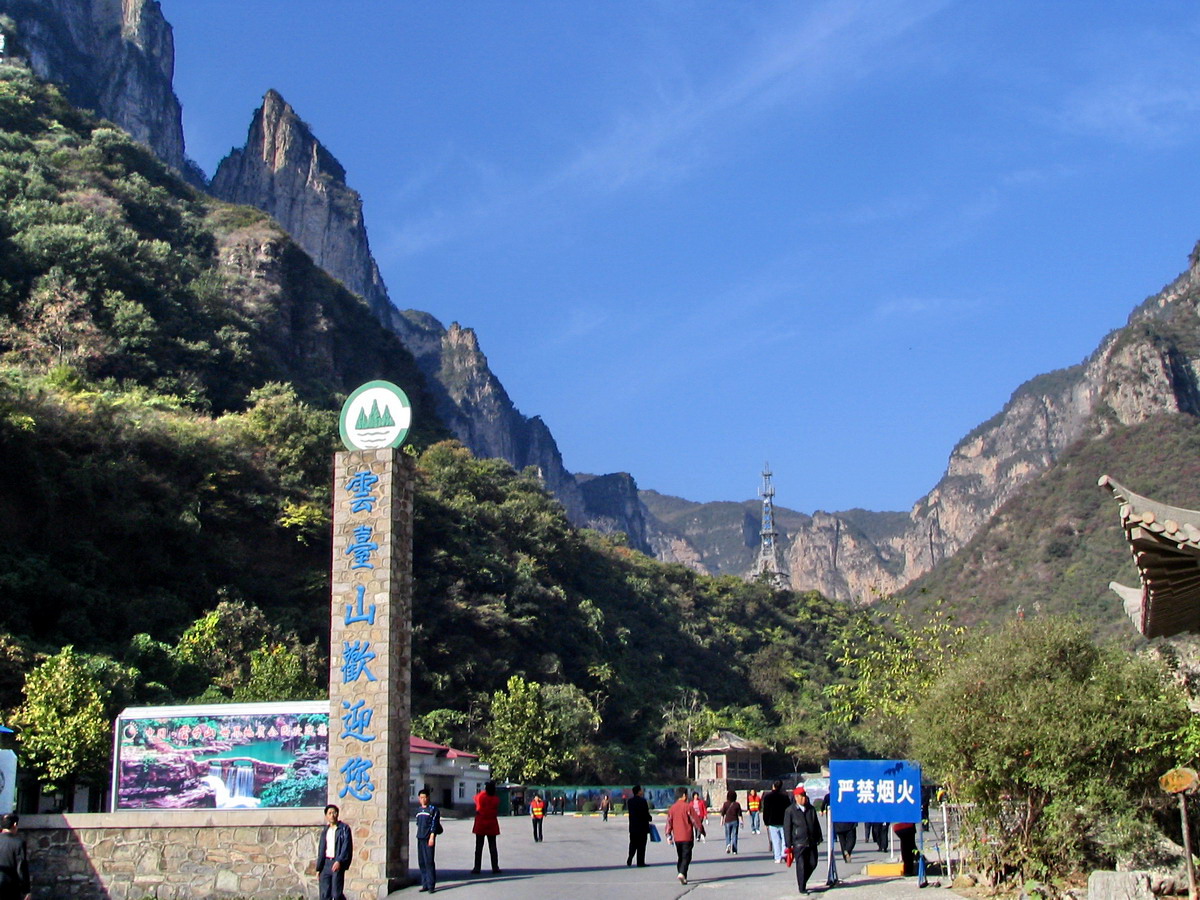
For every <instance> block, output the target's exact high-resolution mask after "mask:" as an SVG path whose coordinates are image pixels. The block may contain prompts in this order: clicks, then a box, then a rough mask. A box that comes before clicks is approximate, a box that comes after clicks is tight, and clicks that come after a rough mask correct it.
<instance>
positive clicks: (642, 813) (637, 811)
mask: <svg viewBox="0 0 1200 900" xmlns="http://www.w3.org/2000/svg"><path fill="white" fill-rule="evenodd" d="M625 812H626V813H627V814H628V815H629V855H628V856H626V857H625V865H627V866H629V865H632V864H633V859H634V857H637V864H638V865H639V866H645V865H646V840H647V839H648V838H649V837H650V823H651V821H653V820H652V817H651V816H650V804H649V803H647V802H646V798H645V797H643V796H642V786H641V785H640V784H635V785H634V786H633V796H632V797H630V798H629V800H627V801H626V803H625Z"/></svg>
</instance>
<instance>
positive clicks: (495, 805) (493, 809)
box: [471, 781, 500, 875]
mask: <svg viewBox="0 0 1200 900" xmlns="http://www.w3.org/2000/svg"><path fill="white" fill-rule="evenodd" d="M499 815H500V798H499V797H497V796H496V782H494V781H489V782H488V783H487V784H485V785H484V786H483V790H482V791H480V792H479V793H478V794H476V795H475V824H474V825H473V826H472V827H471V833H472V834H474V835H475V868H473V869H472V870H471V874H472V875H478V874H479V864H480V862H482V861H483V839H484V837H486V838H487V842H488V853H489V854H490V855H491V857H492V873H493V874H495V875H499V874H500V861H499V858H498V857H497V856H496V835H498V834H499V833H500V820H499V818H498V816H499Z"/></svg>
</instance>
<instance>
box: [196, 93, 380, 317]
mask: <svg viewBox="0 0 1200 900" xmlns="http://www.w3.org/2000/svg"><path fill="white" fill-rule="evenodd" d="M210 190H211V191H212V193H213V194H214V195H215V196H217V197H219V198H220V199H222V200H227V201H228V202H230V203H240V204H244V205H246V206H257V207H258V208H259V209H261V210H263V211H264V212H267V213H270V214H271V215H272V216H274V218H275V220H276V221H278V222H279V224H280V225H282V226H283V227H284V229H285V230H286V231H287V233H288V234H290V235H291V236H292V239H293V240H295V241H296V243H298V244H299V245H300V246H301V247H303V248H304V249H305V250H306V251H307V252H308V254H309V256H311V257H312V258H313V260H314V261H315V262H316V264H317V265H319V266H320V267H321V268H322V269H324V270H325V271H326V272H328V273H329V274H330V275H332V276H333V277H334V278H336V279H338V280H339V281H341V282H342V284H344V285H345V286H346V287H348V288H349V289H350V290H352V291H354V293H356V294H358V295H359V296H360V297H362V298H363V299H364V300H366V301H367V303H368V305H369V306H370V307H371V309H372V310H373V311H374V312H375V314H376V315H377V316H379V317H380V318H381V319H384V320H386V319H387V318H388V316H389V315H390V312H391V309H392V304H391V301H390V300H389V299H388V295H387V289H386V288H385V287H384V284H383V278H382V277H380V274H379V268H378V266H376V265H375V259H374V257H373V256H372V255H371V247H370V244H369V243H368V241H367V229H366V225H365V224H364V223H363V215H362V198H361V197H360V196H359V195H358V192H357V191H355V190H353V189H351V188H350V187H349V186H348V185H347V184H346V172H345V170H344V169H342V167H341V164H339V163H338V161H337V160H336V159H334V158H333V155H332V154H331V153H330V152H329V151H328V150H326V149H325V147H324V146H323V145H322V144H321V142H320V141H318V140H317V139H316V138H315V137H313V133H312V131H311V130H310V129H309V127H308V126H307V125H306V124H305V123H304V122H303V121H302V120H301V119H300V117H299V116H297V115H296V111H295V110H294V109H292V107H291V106H289V105H288V104H287V102H286V101H284V99H283V97H281V96H280V95H279V94H278V93H277V92H276V91H267V94H266V96H265V97H263V103H262V106H261V107H259V108H258V109H257V110H256V111H255V113H254V118H253V119H252V120H251V122H250V133H249V135H248V136H247V138H246V146H245V147H244V148H242V149H240V150H239V149H235V150H232V151H231V152H230V154H229V155H228V156H227V157H225V159H223V160H222V161H221V164H220V165H219V166H218V167H217V171H216V174H214V175H213V179H212V184H211V186H210Z"/></svg>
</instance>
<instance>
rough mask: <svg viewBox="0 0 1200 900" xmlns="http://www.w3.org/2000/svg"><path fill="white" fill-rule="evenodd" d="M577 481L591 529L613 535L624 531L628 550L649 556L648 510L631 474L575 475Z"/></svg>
mask: <svg viewBox="0 0 1200 900" xmlns="http://www.w3.org/2000/svg"><path fill="white" fill-rule="evenodd" d="M575 481H576V483H577V484H578V485H579V490H580V492H581V493H582V495H583V503H584V508H585V509H586V510H587V517H588V527H590V528H595V529H596V530H597V531H603V532H606V533H611V532H615V531H621V532H624V533H625V536H626V537H627V538H628V539H629V546H630V547H632V548H633V549H635V550H640V551H641V552H642V553H645V554H647V555H649V554H651V553H652V552H653V551H652V549H651V547H650V541H649V535H648V533H647V529H646V514H645V507H644V506H643V505H642V502H641V500H639V499H638V489H637V482H636V481H634V480H633V476H632V475H630V474H629V473H628V472H614V473H613V474H611V475H599V476H594V475H576V476H575Z"/></svg>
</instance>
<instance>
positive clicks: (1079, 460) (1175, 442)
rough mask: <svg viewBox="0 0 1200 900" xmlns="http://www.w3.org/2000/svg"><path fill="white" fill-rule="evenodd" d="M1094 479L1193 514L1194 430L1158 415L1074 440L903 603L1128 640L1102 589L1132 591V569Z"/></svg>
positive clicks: (1196, 476)
mask: <svg viewBox="0 0 1200 900" xmlns="http://www.w3.org/2000/svg"><path fill="white" fill-rule="evenodd" d="M1101 475H1111V476H1112V477H1113V478H1115V479H1117V480H1118V481H1120V482H1121V483H1122V484H1125V485H1128V486H1129V487H1130V488H1131V489H1133V490H1136V491H1138V492H1141V493H1144V494H1146V495H1147V496H1150V497H1154V498H1156V499H1160V500H1162V501H1163V502H1166V503H1171V504H1173V505H1176V506H1184V507H1189V508H1193V509H1195V508H1200V422H1197V420H1196V419H1194V418H1192V417H1191V416H1180V415H1171V414H1163V415H1159V416H1157V417H1155V418H1153V419H1150V420H1149V421H1147V422H1145V423H1142V424H1140V425H1132V426H1125V425H1112V426H1111V430H1110V431H1109V433H1108V434H1106V435H1105V436H1104V437H1103V438H1100V439H1091V438H1089V439H1084V440H1081V441H1079V442H1078V443H1076V444H1075V445H1074V446H1072V447H1071V448H1070V449H1069V450H1067V451H1066V452H1065V453H1064V454H1063V455H1062V457H1061V459H1059V460H1058V462H1056V463H1055V465H1054V466H1052V467H1051V468H1050V469H1049V471H1047V472H1045V473H1044V474H1043V475H1040V476H1039V477H1038V478H1036V479H1034V480H1033V481H1031V482H1030V483H1029V484H1028V485H1027V486H1026V487H1025V489H1024V490H1023V491H1022V492H1021V493H1020V494H1018V495H1017V496H1016V497H1014V498H1013V499H1012V500H1010V501H1009V502H1008V503H1007V504H1005V505H1004V506H1003V507H1001V509H1000V510H999V511H998V512H997V513H996V516H995V517H994V518H993V519H992V520H991V521H990V522H989V523H988V525H987V526H986V527H985V528H984V529H983V530H982V531H980V533H979V534H978V535H976V536H975V538H974V539H973V540H972V541H971V542H970V543H969V544H968V545H967V546H966V547H964V548H963V549H962V550H961V551H959V552H958V553H957V554H956V555H955V556H954V557H952V558H951V559H949V560H947V561H946V562H945V563H944V564H943V565H941V566H939V567H938V568H936V569H934V570H933V572H931V573H930V574H929V575H926V576H925V577H924V578H922V579H919V580H918V581H917V582H915V583H914V584H913V585H912V587H910V588H909V589H908V590H906V591H905V592H904V596H908V597H912V598H913V599H914V600H918V601H919V600H920V599H922V598H926V599H928V598H946V599H954V600H955V601H956V602H957V608H958V610H959V612H960V615H961V616H962V619H963V621H964V622H968V623H979V622H984V621H991V622H999V621H1002V620H1004V619H1006V618H1011V617H1012V616H1013V615H1015V614H1016V611H1017V607H1018V606H1021V607H1023V609H1024V610H1025V611H1026V612H1027V613H1030V614H1032V613H1033V612H1035V611H1037V610H1043V611H1045V612H1049V613H1055V614H1066V615H1073V616H1077V617H1078V618H1079V619H1080V621H1083V622H1086V623H1088V624H1089V625H1090V626H1091V627H1093V628H1095V630H1096V631H1097V632H1100V633H1108V634H1112V635H1114V636H1118V637H1121V638H1123V639H1125V640H1132V639H1133V637H1134V632H1133V630H1132V626H1131V625H1130V623H1129V620H1128V618H1127V617H1126V616H1125V613H1124V611H1123V609H1122V607H1121V601H1120V598H1119V597H1117V595H1116V594H1114V593H1113V592H1112V591H1110V590H1109V588H1108V583H1109V582H1110V581H1113V580H1116V581H1122V582H1124V583H1126V584H1133V583H1136V579H1137V570H1136V568H1135V567H1134V564H1133V561H1132V559H1131V558H1130V555H1129V547H1128V545H1127V544H1126V542H1125V537H1124V534H1123V532H1122V530H1121V527H1120V522H1119V519H1118V516H1117V505H1116V503H1115V502H1114V501H1113V499H1112V496H1111V495H1110V494H1109V493H1108V491H1105V490H1102V489H1101V488H1100V487H1098V486H1097V483H1096V482H1097V479H1098V478H1099V477H1100V476H1101Z"/></svg>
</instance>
